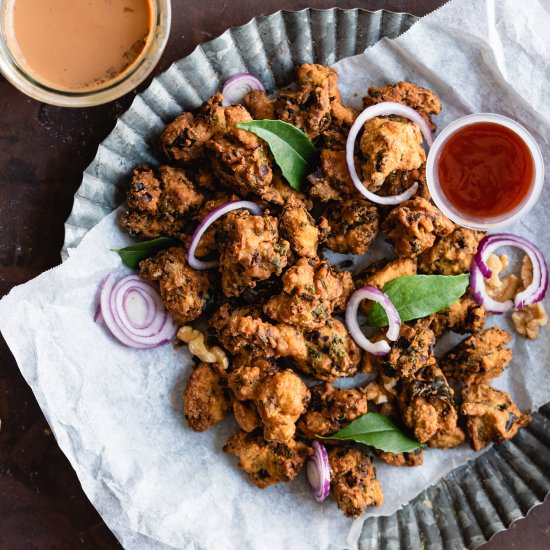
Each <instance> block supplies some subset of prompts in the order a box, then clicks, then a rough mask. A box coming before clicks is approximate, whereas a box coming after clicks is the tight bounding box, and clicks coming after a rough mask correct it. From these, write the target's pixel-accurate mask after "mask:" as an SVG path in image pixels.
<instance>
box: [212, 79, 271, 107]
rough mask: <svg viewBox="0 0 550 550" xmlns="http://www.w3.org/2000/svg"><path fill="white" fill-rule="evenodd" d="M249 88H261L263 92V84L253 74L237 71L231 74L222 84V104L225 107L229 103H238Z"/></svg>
mask: <svg viewBox="0 0 550 550" xmlns="http://www.w3.org/2000/svg"><path fill="white" fill-rule="evenodd" d="M250 90H261V91H262V92H265V88H264V85H263V84H262V83H261V82H260V81H259V80H258V79H257V78H256V77H255V76H254V75H251V74H249V73H239V74H236V75H234V76H232V77H231V78H229V79H228V80H227V81H226V82H225V84H224V85H223V89H222V95H223V100H222V105H223V106H225V107H227V106H229V105H238V104H239V103H241V102H242V100H243V97H244V96H245V95H246V94H247V93H248V92H250Z"/></svg>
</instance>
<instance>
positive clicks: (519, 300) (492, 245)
mask: <svg viewBox="0 0 550 550" xmlns="http://www.w3.org/2000/svg"><path fill="white" fill-rule="evenodd" d="M501 246H513V247H516V248H519V249H520V250H522V251H523V252H525V254H527V255H528V256H529V259H530V260H531V263H532V264H533V280H532V282H531V284H530V285H529V286H528V287H527V288H526V289H524V290H522V291H521V292H519V293H518V294H516V296H515V298H514V301H512V300H506V301H504V302H498V301H496V300H494V299H493V298H491V296H489V295H488V293H487V290H486V286H485V278H487V279H488V278H489V277H491V276H492V274H493V271H492V270H491V268H490V267H489V265H488V264H487V260H488V258H489V256H490V255H491V254H492V253H493V252H495V251H496V250H497V249H498V248H500V247H501ZM470 285H471V287H472V295H473V297H474V299H475V300H476V301H477V302H478V303H479V304H481V305H483V306H484V307H485V309H486V310H487V311H489V312H491V313H504V312H506V311H510V310H511V309H522V308H524V307H525V306H528V305H530V304H535V303H536V302H540V301H541V300H542V299H543V298H544V296H545V295H546V290H547V288H548V267H547V265H546V260H545V259H544V255H543V254H542V252H541V251H540V249H539V248H538V247H537V246H535V245H534V244H533V243H532V242H531V241H528V240H527V239H525V238H523V237H520V236H519V235H512V234H510V233H497V234H494V235H487V236H485V237H484V238H483V239H482V240H481V241H480V243H479V246H478V248H477V252H476V255H475V256H474V261H473V262H472V266H471V268H470Z"/></svg>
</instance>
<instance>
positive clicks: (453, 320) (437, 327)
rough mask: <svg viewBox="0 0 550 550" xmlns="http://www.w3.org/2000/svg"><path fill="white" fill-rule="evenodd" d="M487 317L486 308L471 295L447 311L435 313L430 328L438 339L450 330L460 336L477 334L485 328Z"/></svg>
mask: <svg viewBox="0 0 550 550" xmlns="http://www.w3.org/2000/svg"><path fill="white" fill-rule="evenodd" d="M486 317H487V313H486V311H485V308H484V307H483V306H480V305H479V304H478V303H477V302H476V301H475V300H474V299H473V298H472V296H471V295H469V294H466V295H464V296H462V298H459V299H458V300H457V301H456V302H455V303H454V304H452V305H451V306H449V307H448V308H447V309H444V310H442V311H439V312H437V313H434V314H433V315H432V317H431V324H430V328H431V329H432V330H433V332H434V334H435V337H436V338H439V337H440V336H441V335H443V334H444V333H445V332H447V331H448V330H452V331H453V332H457V333H458V334H467V333H475V332H479V331H480V330H481V329H482V328H483V326H484V325H485V319H486Z"/></svg>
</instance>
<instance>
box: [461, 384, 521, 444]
mask: <svg viewBox="0 0 550 550" xmlns="http://www.w3.org/2000/svg"><path fill="white" fill-rule="evenodd" d="M460 412H461V413H462V414H464V415H466V416H467V420H466V430H467V433H468V439H469V440H470V444H471V445H472V447H473V448H474V450H476V451H480V450H481V449H483V448H484V447H486V446H487V445H488V444H489V443H491V442H494V443H502V442H503V441H506V440H507V439H512V437H514V436H515V435H516V433H517V432H518V430H519V429H520V428H523V427H524V426H527V424H529V423H530V422H531V412H530V411H526V412H523V413H522V412H521V411H520V410H519V409H518V407H517V406H516V405H515V404H514V402H513V401H512V398H511V397H510V396H509V395H508V394H507V393H506V392H503V391H501V390H497V389H495V388H492V387H491V386H487V385H486V384H476V385H472V386H466V387H465V388H463V390H462V407H461V409H460Z"/></svg>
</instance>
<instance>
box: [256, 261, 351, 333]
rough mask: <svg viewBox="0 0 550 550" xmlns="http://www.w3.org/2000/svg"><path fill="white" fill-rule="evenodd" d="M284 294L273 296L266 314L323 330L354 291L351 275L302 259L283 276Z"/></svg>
mask: <svg viewBox="0 0 550 550" xmlns="http://www.w3.org/2000/svg"><path fill="white" fill-rule="evenodd" d="M282 279H283V292H282V293H281V294H279V295H276V296H272V297H271V298H270V299H269V300H268V302H267V303H266V304H265V305H264V313H265V314H266V315H267V316H268V317H271V319H275V320H276V321H279V322H281V323H288V324H290V325H294V326H296V327H299V328H301V329H304V330H314V329H318V328H321V327H323V326H324V325H325V324H326V323H327V321H328V320H329V319H330V317H331V315H332V313H333V311H334V310H335V309H336V308H338V307H339V306H342V305H343V304H345V303H346V302H347V299H348V297H349V294H350V292H351V291H352V290H353V282H352V278H351V274H350V273H349V272H345V271H344V272H340V273H336V272H335V271H334V270H333V269H332V267H331V266H330V263H329V262H327V261H321V260H311V259H308V258H300V259H299V260H298V261H297V262H296V264H295V265H294V266H292V267H291V268H289V269H287V271H286V272H285V274H284V275H283V277H282Z"/></svg>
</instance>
